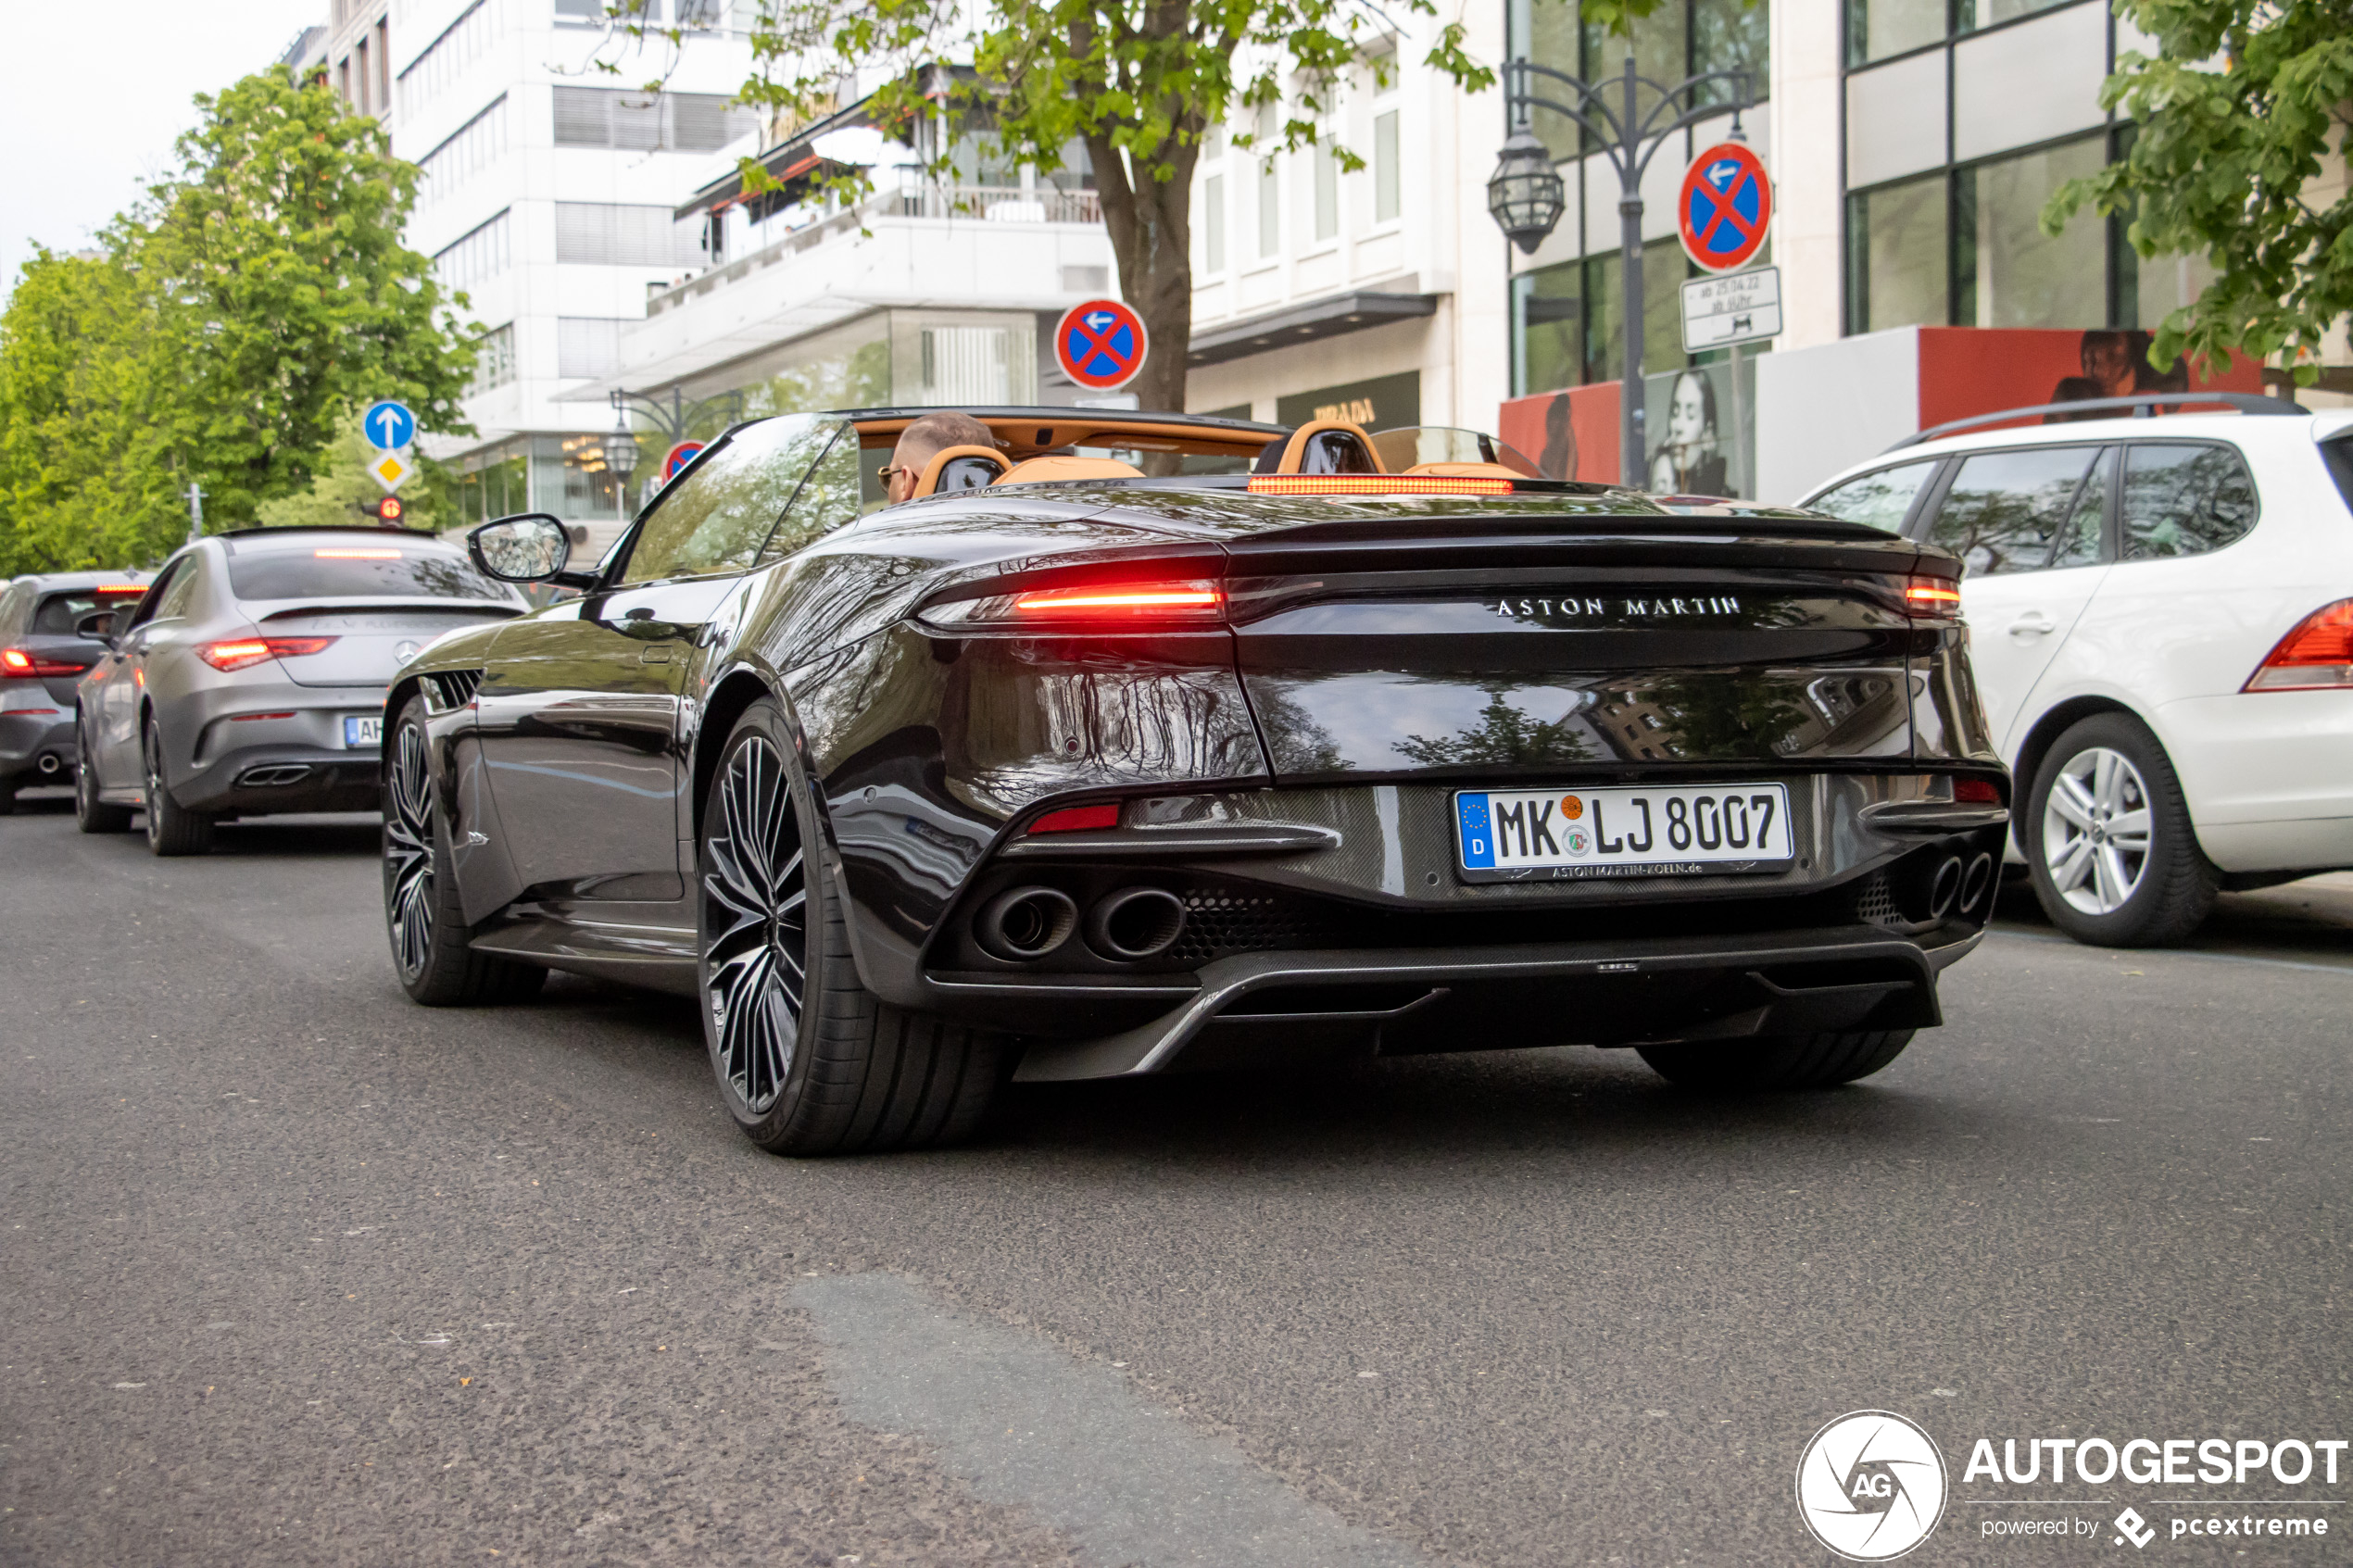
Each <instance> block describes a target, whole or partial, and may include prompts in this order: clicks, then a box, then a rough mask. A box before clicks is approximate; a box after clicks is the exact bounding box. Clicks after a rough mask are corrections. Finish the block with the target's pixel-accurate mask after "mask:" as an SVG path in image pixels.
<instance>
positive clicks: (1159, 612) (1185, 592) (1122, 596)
mask: <svg viewBox="0 0 2353 1568" xmlns="http://www.w3.org/2000/svg"><path fill="white" fill-rule="evenodd" d="M1225 608H1226V590H1225V589H1223V588H1221V587H1219V586H1218V585H1217V584H1216V583H1203V582H1194V583H1101V584H1099V585H1096V586H1091V587H1086V588H1042V589H1039V590H1038V591H1037V592H1035V593H1028V594H1023V595H1021V596H1019V597H1017V598H1015V599H1014V600H1013V613H1014V615H1015V616H1016V617H1020V618H1025V619H1026V618H1029V617H1033V616H1034V617H1038V618H1040V619H1046V618H1052V617H1069V618H1072V619H1078V618H1082V617H1109V618H1113V619H1119V620H1126V619H1129V618H1135V619H1142V620H1152V619H1163V618H1175V619H1180V620H1195V619H1201V618H1206V617H1214V616H1216V615H1218V614H1221V613H1222V612H1223V611H1224V610H1225Z"/></svg>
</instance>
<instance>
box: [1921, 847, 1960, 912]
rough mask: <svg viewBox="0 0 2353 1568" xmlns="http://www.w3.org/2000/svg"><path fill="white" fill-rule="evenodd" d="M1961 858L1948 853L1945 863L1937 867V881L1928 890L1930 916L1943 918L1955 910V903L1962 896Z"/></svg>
mask: <svg viewBox="0 0 2353 1568" xmlns="http://www.w3.org/2000/svg"><path fill="white" fill-rule="evenodd" d="M1962 880H1963V876H1962V872H1961V858H1960V857H1959V856H1958V855H1947V856H1945V857H1944V864H1943V865H1941V866H1939V867H1937V868H1936V881H1935V883H1934V884H1932V885H1931V887H1930V888H1929V891H1928V918H1929V919H1931V920H1943V919H1944V917H1945V916H1946V915H1948V914H1951V913H1952V912H1953V904H1954V901H1955V900H1956V899H1957V898H1958V897H1960V896H1961V883H1962Z"/></svg>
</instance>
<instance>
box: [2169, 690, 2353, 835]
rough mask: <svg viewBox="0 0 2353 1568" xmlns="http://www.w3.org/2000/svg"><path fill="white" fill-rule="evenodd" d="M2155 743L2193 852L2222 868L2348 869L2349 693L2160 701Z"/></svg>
mask: <svg viewBox="0 0 2353 1568" xmlns="http://www.w3.org/2000/svg"><path fill="white" fill-rule="evenodd" d="M2155 720H2156V728H2157V730H2158V737H2159V738H2160V739H2161V740H2163V741H2164V743H2165V749H2166V754H2167V756H2168V757H2170V758H2171V760H2172V763H2173V771H2174V772H2175V773H2177V774H2178V775H2179V776H2180V778H2181V781H2182V788H2183V792H2184V793H2185V794H2186V795H2187V796H2188V797H2189V804H2190V815H2191V818H2192V820H2193V821H2194V822H2196V824H2197V836H2198V844H2199V846H2200V847H2202V848H2203V849H2205V851H2206V853H2207V856H2208V859H2211V860H2213V861H2214V863H2215V864H2216V865H2218V866H2221V868H2222V869H2223V870H2224V871H2227V872H2269V871H2303V870H2310V871H2319V870H2323V869H2326V868H2330V867H2334V866H2343V865H2348V864H2353V858H2348V855H2347V844H2348V842H2349V841H2353V692H2345V691H2312V692H2240V693H2233V694H2232V695H2231V696H2210V697H2190V698H2185V699H2184V700H2183V701H2180V702H2171V703H2167V704H2166V705H2165V706H2163V707H2162V708H2159V709H2158V710H2157V712H2156V715H2155Z"/></svg>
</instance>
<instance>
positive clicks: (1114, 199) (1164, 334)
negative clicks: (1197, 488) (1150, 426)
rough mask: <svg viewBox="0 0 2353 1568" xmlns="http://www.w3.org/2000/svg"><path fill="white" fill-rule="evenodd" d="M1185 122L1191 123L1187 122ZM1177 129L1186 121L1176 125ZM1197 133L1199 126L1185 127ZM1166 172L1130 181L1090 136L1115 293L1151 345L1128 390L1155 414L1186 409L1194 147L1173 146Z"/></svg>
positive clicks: (1144, 172)
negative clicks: (1115, 268)
mask: <svg viewBox="0 0 2353 1568" xmlns="http://www.w3.org/2000/svg"><path fill="white" fill-rule="evenodd" d="M1186 118H1187V119H1191V118H1193V117H1191V116H1188V117H1186ZM1180 123H1183V122H1182V121H1180ZM1190 129H1191V130H1193V132H1195V133H1196V134H1198V130H1199V128H1198V127H1192V128H1190ZM1165 150H1166V153H1167V157H1166V159H1165V162H1164V165H1163V167H1164V168H1166V169H1168V171H1169V178H1168V179H1166V180H1155V179H1154V178H1152V175H1153V173H1154V172H1155V170H1153V169H1150V168H1144V169H1137V170H1136V171H1135V173H1134V176H1133V177H1132V178H1131V176H1130V173H1129V170H1128V166H1127V163H1126V160H1125V159H1124V158H1122V157H1120V154H1119V150H1118V148H1116V147H1114V145H1113V144H1112V141H1111V137H1110V136H1109V135H1108V134H1107V133H1104V132H1097V133H1095V134H1091V135H1089V136H1088V138H1087V156H1088V157H1089V158H1091V159H1092V160H1093V162H1094V166H1095V189H1096V192H1097V194H1099V195H1100V196H1101V200H1102V204H1103V228H1104V229H1105V230H1106V231H1107V232H1109V234H1110V236H1111V250H1112V256H1113V257H1114V259H1115V260H1116V261H1117V262H1118V264H1119V295H1120V297H1121V298H1122V299H1124V300H1126V302H1127V304H1128V306H1129V307H1131V308H1133V309H1134V310H1135V312H1136V314H1137V315H1139V316H1140V317H1142V318H1143V321H1144V331H1145V332H1146V333H1147V334H1149V335H1150V337H1151V350H1150V352H1149V353H1147V354H1146V355H1145V356H1144V368H1143V369H1142V370H1140V371H1139V372H1138V374H1137V376H1136V379H1135V380H1134V381H1131V382H1129V383H1127V386H1126V390H1127V391H1129V392H1131V393H1134V394H1135V395H1136V406H1137V407H1138V408H1149V409H1152V410H1155V411H1164V412H1169V413H1182V412H1184V411H1185V356H1186V351H1187V349H1188V348H1189V347H1190V345H1191V343H1192V335H1193V257H1192V245H1193V230H1192V193H1193V159H1194V157H1195V156H1196V154H1197V151H1198V144H1178V143H1176V141H1175V140H1173V139H1172V140H1171V141H1170V142H1169V143H1168V144H1167V145H1166V148H1165Z"/></svg>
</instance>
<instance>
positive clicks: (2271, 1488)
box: [1797, 1411, 2353, 1562]
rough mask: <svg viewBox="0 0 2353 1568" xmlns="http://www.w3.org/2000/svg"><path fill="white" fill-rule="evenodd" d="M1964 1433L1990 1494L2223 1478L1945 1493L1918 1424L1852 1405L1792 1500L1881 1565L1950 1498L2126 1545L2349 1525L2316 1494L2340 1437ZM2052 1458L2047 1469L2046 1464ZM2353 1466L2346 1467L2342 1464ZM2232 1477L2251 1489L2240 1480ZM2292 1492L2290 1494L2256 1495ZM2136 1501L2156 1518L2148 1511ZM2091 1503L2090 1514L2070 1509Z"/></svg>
mask: <svg viewBox="0 0 2353 1568" xmlns="http://www.w3.org/2000/svg"><path fill="white" fill-rule="evenodd" d="M1995 1441H1996V1440H1995V1439H1994V1438H1991V1437H1978V1438H1974V1439H1970V1440H1969V1462H1968V1463H1967V1464H1966V1465H1964V1466H1963V1467H1962V1470H1961V1489H1963V1490H1965V1491H1970V1492H1976V1493H1981V1494H1982V1493H1990V1492H1994V1491H1996V1490H1997V1489H1998V1488H2001V1487H2004V1486H2048V1487H2055V1488H2058V1489H2061V1490H2064V1491H2068V1492H2075V1493H2081V1492H2082V1491H2084V1490H2086V1489H2088V1488H2092V1487H2099V1486H2117V1485H2119V1484H2121V1485H2124V1486H2156V1487H2165V1488H2175V1487H2186V1488H2195V1487H2199V1486H2212V1487H2229V1488H2230V1491H2229V1492H2228V1493H2225V1494H2222V1495H2218V1496H2191V1497H2167V1498H2151V1499H2145V1500H2143V1501H2141V1502H2140V1503H2139V1505H2138V1506H2134V1505H2133V1503H2131V1502H2127V1503H2126V1505H2125V1507H2124V1508H2123V1510H2122V1512H2119V1513H2117V1514H2116V1515H2115V1516H2114V1517H2113V1518H2109V1517H2108V1515H2107V1512H2106V1511H2107V1510H2108V1508H2112V1507H2115V1506H2116V1503H2117V1502H2118V1501H2119V1500H2120V1499H2118V1498H2117V1497H2115V1496H2110V1497H2108V1498H2106V1499H2101V1498H2095V1497H2082V1496H2070V1497H2052V1498H2035V1497H2007V1496H1998V1495H1995V1496H1987V1495H1979V1496H1970V1497H1964V1498H1957V1499H1951V1498H1950V1496H1949V1490H1948V1483H1947V1479H1946V1474H1945V1469H1944V1455H1943V1453H1942V1451H1941V1450H1939V1449H1938V1448H1937V1446H1936V1443H1935V1440H1934V1439H1932V1438H1931V1437H1930V1436H1929V1435H1928V1432H1927V1430H1926V1429H1925V1428H1923V1427H1921V1426H1920V1425H1919V1424H1918V1423H1916V1422H1914V1421H1912V1420H1910V1419H1909V1418H1908V1417H1906V1416H1901V1415H1897V1414H1896V1413H1895V1412H1894V1411H1852V1412H1851V1413H1849V1414H1846V1415H1843V1416H1840V1417H1839V1418H1838V1419H1837V1420H1835V1421H1832V1422H1831V1423H1829V1424H1826V1425H1824V1426H1823V1427H1822V1429H1821V1430H1820V1431H1818V1432H1817V1433H1815V1434H1814V1436H1813V1437H1812V1438H1811V1440H1809V1441H1808V1442H1807V1443H1806V1449H1805V1451H1804V1452H1803V1453H1802V1454H1801V1455H1800V1456H1799V1459H1798V1462H1797V1506H1798V1511H1799V1513H1800V1515H1801V1516H1802V1517H1803V1518H1804V1519H1805V1521H1806V1529H1807V1530H1809V1531H1810V1532H1812V1534H1813V1536H1814V1538H1815V1539H1816V1540H1818V1541H1819V1542H1821V1543H1822V1545H1824V1546H1826V1547H1828V1548H1829V1549H1831V1551H1833V1552H1836V1553H1837V1554H1838V1555H1839V1556H1841V1557H1843V1558H1846V1559H1848V1560H1849V1561H1851V1562H1887V1561H1889V1560H1890V1559H1893V1558H1897V1557H1901V1556H1903V1555H1904V1554H1905V1553H1906V1552H1908V1551H1910V1550H1911V1549H1913V1548H1914V1547H1917V1546H1919V1544H1920V1543H1921V1542H1922V1541H1924V1540H1926V1539H1927V1538H1928V1537H1929V1535H1930V1533H1931V1531H1933V1530H1934V1529H1935V1528H1936V1525H1937V1522H1938V1520H1939V1519H1941V1518H1942V1517H1943V1516H1944V1509H1945V1506H1946V1504H1947V1501H1948V1499H1949V1500H1950V1501H1952V1502H1953V1503H1954V1505H1955V1506H1959V1507H1967V1508H1983V1509H1988V1510H2000V1511H2002V1512H1989V1513H1988V1514H1987V1515H1986V1516H1985V1517H1983V1518H1982V1519H1981V1520H1980V1521H1979V1522H1978V1531H1977V1533H1978V1535H1979V1537H1981V1538H1982V1539H1987V1540H1994V1539H2005V1538H2014V1539H2020V1540H2028V1539H2037V1538H2039V1539H2045V1540H2047V1539H2053V1538H2066V1539H2072V1540H2075V1541H2078V1542H2087V1541H2098V1540H2100V1539H2101V1537H2106V1540H2105V1544H2106V1545H2108V1546H2109V1547H2123V1548H2128V1549H2131V1550H2133V1551H2139V1550H2143V1549H2146V1548H2147V1547H2149V1546H2150V1545H2151V1544H2152V1543H2154V1542H2157V1541H2158V1540H2160V1539H2162V1540H2168V1541H2182V1540H2194V1541H2196V1542H2198V1543H2199V1544H2202V1545H2203V1544H2207V1543H2209V1542H2212V1541H2215V1540H2217V1539H2221V1540H2222V1541H2223V1542H2224V1543H2225V1544H2230V1543H2233V1542H2243V1543H2246V1545H2247V1546H2255V1545H2259V1544H2269V1543H2273V1542H2277V1543H2279V1544H2282V1545H2285V1544H2288V1543H2290V1542H2298V1543H2310V1542H2312V1541H2314V1540H2316V1539H2325V1538H2326V1537H2328V1536H2329V1535H2330V1534H2331V1533H2332V1525H2333V1524H2334V1529H2335V1531H2336V1532H2337V1533H2342V1532H2343V1531H2344V1530H2345V1529H2347V1528H2348V1527H2353V1525H2348V1524H2347V1522H2344V1521H2334V1522H2333V1521H2332V1520H2331V1518H2330V1516H2329V1515H2328V1513H2327V1512H2325V1511H2326V1510H2328V1509H2330V1508H2333V1507H2336V1506H2340V1505H2341V1504H2342V1502H2343V1501H2344V1499H2337V1498H2326V1497H2320V1496H2316V1495H2315V1493H2316V1492H2317V1491H2318V1490H2319V1489H2320V1488H2322V1487H2323V1486H2337V1485H2338V1472H2339V1469H2340V1461H2343V1460H2345V1458H2346V1454H2347V1448H2348V1446H2349V1445H2348V1443H2347V1440H2345V1439H2340V1438H2333V1437H2332V1438H2304V1437H2280V1438H2258V1437H2163V1438H2158V1437H2129V1438H2123V1439H2120V1440H2117V1439H2109V1438H2106V1437H2027V1438H2018V1437H2005V1438H2002V1439H1999V1441H2000V1443H2001V1448H2000V1450H1999V1453H1998V1455H1997V1453H1996V1450H1995V1449H1994V1443H1995ZM2046 1462H2047V1463H2048V1465H2049V1470H2048V1473H2047V1474H2048V1479H2047V1481H2046V1480H2045V1468H2044V1466H2045V1463H2046ZM2344 1468H2346V1469H2347V1471H2348V1473H2353V1465H2346V1466H2344ZM2241 1488H2247V1489H2246V1490H2242V1489H2241ZM2254 1491H2262V1492H2266V1493H2281V1492H2292V1493H2293V1494H2294V1495H2290V1496H2261V1497H2258V1496H2254V1495H2251V1494H2252V1493H2253V1492H2254ZM2142 1508H2147V1509H2149V1510H2151V1511H2152V1512H2157V1513H2158V1514H2159V1515H2160V1517H2159V1518H2158V1519H2156V1520H2151V1519H2148V1518H2145V1517H2144V1516H2143V1514H2142V1512H2141V1509H2142ZM2014 1509H2015V1510H2035V1511H2040V1510H2044V1509H2064V1510H2066V1512H2057V1513H2043V1512H2022V1513H2013V1512H2008V1511H2010V1510H2014ZM2082 1509H2089V1510H2091V1511H2093V1512H2091V1513H2090V1514H2089V1515H2086V1514H2085V1513H2083V1512H2078V1510H2082Z"/></svg>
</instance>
